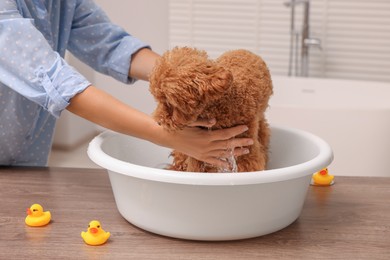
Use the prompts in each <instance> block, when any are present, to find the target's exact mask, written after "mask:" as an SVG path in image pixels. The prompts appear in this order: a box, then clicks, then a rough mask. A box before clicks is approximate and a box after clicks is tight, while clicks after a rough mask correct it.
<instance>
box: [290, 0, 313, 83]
mask: <svg viewBox="0 0 390 260" xmlns="http://www.w3.org/2000/svg"><path fill="white" fill-rule="evenodd" d="M298 4H303V26H302V29H301V31H298V30H296V28H295V6H297V5H298ZM284 5H285V6H287V7H290V8H291V24H290V35H291V40H290V59H289V69H288V75H289V76H292V71H293V63H295V76H302V77H308V76H309V48H310V47H318V48H321V40H320V39H317V38H310V30H309V29H310V26H309V22H310V19H309V17H310V0H290V1H288V2H285V3H284ZM299 42H300V66H299V61H298V53H299Z"/></svg>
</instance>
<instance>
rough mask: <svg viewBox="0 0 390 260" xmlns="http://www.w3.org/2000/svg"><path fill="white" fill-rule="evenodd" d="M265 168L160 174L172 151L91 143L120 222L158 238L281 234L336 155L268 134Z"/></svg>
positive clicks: (308, 137)
mask: <svg viewBox="0 0 390 260" xmlns="http://www.w3.org/2000/svg"><path fill="white" fill-rule="evenodd" d="M271 131H272V136H271V144H270V158H269V164H268V169H267V170H265V171H258V172H242V173H193V172H175V171H169V170H164V169H161V168H160V167H163V165H166V163H169V153H170V150H169V149H166V148H162V147H159V146H156V145H154V144H152V143H150V142H147V141H143V140H140V139H136V138H133V137H129V136H125V135H122V134H118V133H114V132H104V133H102V134H100V135H99V136H97V137H95V138H94V139H93V140H92V141H91V143H90V145H89V148H88V155H89V157H90V158H91V159H92V161H94V162H95V163H96V164H98V165H100V166H102V167H104V168H106V169H107V170H108V173H109V178H110V181H111V185H112V190H113V193H114V197H115V201H116V204H117V207H118V210H119V212H120V213H121V215H122V216H123V217H124V218H125V219H126V220H127V221H129V222H130V223H132V224H134V225H135V226H138V227H140V228H142V229H145V230H147V231H150V232H154V233H157V234H160V235H165V236H170V237H175V238H184V239H193V240H234V239H244V238H251V237H256V236H261V235H265V234H269V233H272V232H275V231H278V230H280V229H282V228H284V227H286V226H288V225H289V224H291V223H292V222H294V221H295V220H296V219H297V218H298V217H299V215H300V213H301V210H302V206H303V204H304V200H305V195H306V192H307V189H308V186H309V184H310V179H311V176H312V174H313V173H314V172H316V171H319V170H321V169H322V168H324V167H327V166H328V165H329V164H330V163H331V161H332V159H333V153H332V150H331V148H330V146H329V145H328V144H327V143H326V142H324V141H323V140H322V139H320V138H319V137H317V136H314V135H312V134H310V133H308V132H304V131H301V130H297V129H289V128H283V127H272V129H271Z"/></svg>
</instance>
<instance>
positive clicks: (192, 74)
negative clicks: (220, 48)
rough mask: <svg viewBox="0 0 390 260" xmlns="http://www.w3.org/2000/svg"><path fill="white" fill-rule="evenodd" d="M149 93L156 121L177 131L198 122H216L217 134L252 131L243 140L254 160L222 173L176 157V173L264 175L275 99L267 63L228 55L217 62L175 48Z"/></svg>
mask: <svg viewBox="0 0 390 260" xmlns="http://www.w3.org/2000/svg"><path fill="white" fill-rule="evenodd" d="M150 92H151V93H152V94H153V96H154V97H155V99H156V101H157V108H156V110H155V111H154V118H155V120H156V121H157V122H158V123H159V124H161V125H162V126H163V127H165V128H166V129H167V130H169V131H177V130H180V129H182V128H183V127H186V126H187V125H189V124H190V123H191V122H194V121H196V120H197V119H211V118H215V119H216V120H217V123H216V124H215V125H214V126H213V128H212V129H221V128H228V127H232V126H236V125H247V126H248V128H249V130H248V131H246V132H245V133H243V134H241V135H240V136H238V137H250V138H252V139H253V140H254V144H253V145H252V146H250V147H249V150H250V152H249V154H246V155H242V156H239V157H238V158H237V159H235V158H234V157H233V155H232V156H231V157H232V158H230V159H229V162H230V165H231V167H230V169H218V168H217V167H214V166H212V165H208V164H205V163H203V162H200V161H198V160H196V159H194V158H191V157H189V156H187V155H185V154H182V153H179V152H177V151H173V152H172V155H173V164H172V165H171V166H170V169H172V170H178V171H191V172H227V171H236V169H235V166H236V165H237V171H238V172H247V171H259V170H264V169H265V167H266V163H267V159H268V144H269V139H270V130H269V126H268V123H267V121H266V118H265V115H264V112H265V110H266V109H267V107H268V100H269V98H270V96H271V95H272V93H273V91H272V81H271V76H270V73H269V70H268V68H267V66H266V64H265V62H264V61H263V60H262V59H261V58H260V57H259V56H257V55H255V54H253V53H252V52H249V51H246V50H233V51H228V52H226V53H224V54H223V55H221V56H220V57H219V58H218V59H216V60H211V59H209V57H208V55H207V54H206V52H205V51H201V50H197V49H194V48H188V47H180V48H179V47H176V48H173V49H172V50H170V51H167V52H165V53H164V54H163V56H162V57H161V58H160V59H159V60H158V61H157V64H156V66H155V67H154V69H153V71H152V73H151V75H150Z"/></svg>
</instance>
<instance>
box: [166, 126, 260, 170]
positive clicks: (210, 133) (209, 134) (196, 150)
mask: <svg viewBox="0 0 390 260" xmlns="http://www.w3.org/2000/svg"><path fill="white" fill-rule="evenodd" d="M214 124H215V120H210V121H197V122H194V123H193V124H191V126H189V127H186V128H184V129H183V130H179V131H176V132H172V133H168V140H170V144H169V146H170V147H172V148H174V149H176V150H178V151H180V152H182V153H184V154H186V155H188V156H191V157H193V158H195V159H197V160H199V161H203V162H206V163H209V164H212V165H215V166H217V167H225V168H227V167H229V163H228V162H226V160H224V159H225V158H228V157H230V156H231V155H232V151H233V155H234V156H240V155H243V154H247V153H249V150H248V148H246V146H249V145H252V144H253V140H252V139H250V138H235V136H237V135H239V134H241V133H244V132H245V131H247V130H248V127H247V126H245V125H239V126H235V127H231V128H226V129H220V130H207V129H204V128H203V129H202V128H199V126H202V127H206V128H211V127H212V126H213V125H214Z"/></svg>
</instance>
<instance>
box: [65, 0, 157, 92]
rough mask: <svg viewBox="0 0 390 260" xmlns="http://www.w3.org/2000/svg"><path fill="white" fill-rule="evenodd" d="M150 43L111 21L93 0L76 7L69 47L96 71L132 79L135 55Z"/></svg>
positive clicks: (86, 0) (126, 81) (81, 2)
mask: <svg viewBox="0 0 390 260" xmlns="http://www.w3.org/2000/svg"><path fill="white" fill-rule="evenodd" d="M141 48H150V47H149V46H148V45H146V44H145V43H143V42H142V41H140V40H139V39H137V38H136V37H133V36H132V35H129V34H128V33H127V32H125V31H124V30H123V29H122V28H121V27H119V26H117V25H115V24H113V23H111V22H110V20H109V18H108V17H107V15H106V14H105V13H104V11H102V10H101V8H100V7H98V6H97V5H96V4H95V3H94V2H93V1H92V0H79V1H77V5H76V8H75V14H74V19H73V24H72V30H71V33H70V38H69V45H68V50H69V51H70V52H72V53H73V54H74V55H75V56H76V57H78V58H79V59H80V60H82V61H83V62H85V63H87V64H88V65H89V66H91V67H92V68H94V69H95V70H97V71H99V72H101V73H103V74H106V75H110V76H112V77H113V78H115V79H117V80H119V81H121V82H123V83H127V84H128V83H133V82H134V81H135V79H132V78H129V76H128V72H129V69H130V63H131V56H132V55H133V54H134V53H135V52H137V51H138V50H139V49H141Z"/></svg>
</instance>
